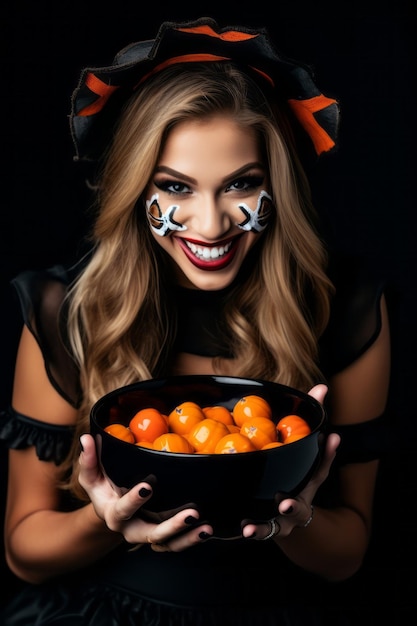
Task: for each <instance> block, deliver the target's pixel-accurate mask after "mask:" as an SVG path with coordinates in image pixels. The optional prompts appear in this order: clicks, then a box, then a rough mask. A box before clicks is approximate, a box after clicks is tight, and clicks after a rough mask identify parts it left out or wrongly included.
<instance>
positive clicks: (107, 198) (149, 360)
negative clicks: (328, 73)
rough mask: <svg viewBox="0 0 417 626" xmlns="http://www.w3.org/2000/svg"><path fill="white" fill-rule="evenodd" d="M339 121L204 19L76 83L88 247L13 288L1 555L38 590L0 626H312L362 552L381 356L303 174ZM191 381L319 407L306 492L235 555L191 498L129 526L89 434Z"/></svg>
mask: <svg viewBox="0 0 417 626" xmlns="http://www.w3.org/2000/svg"><path fill="white" fill-rule="evenodd" d="M337 123H338V104H337V102H336V101H334V100H331V99H329V98H326V97H325V96H324V95H322V94H321V93H320V91H319V90H318V89H317V87H316V86H315V84H314V82H313V80H312V77H311V74H310V72H309V71H308V70H307V69H306V68H304V67H302V66H300V65H298V64H296V63H294V62H292V61H290V60H287V59H283V58H281V57H280V56H278V55H277V53H276V52H275V50H274V49H273V47H272V46H271V44H270V42H269V40H268V37H267V35H266V33H265V32H264V31H252V30H250V29H246V28H243V27H234V28H226V29H219V27H218V26H217V24H216V23H215V22H214V21H213V20H211V19H208V18H202V19H200V20H197V21H196V22H192V23H187V24H171V23H165V24H163V25H162V26H161V28H160V31H159V33H158V35H157V38H156V39H155V40H153V41H145V42H139V43H137V44H133V45H132V46H129V47H128V48H126V49H124V50H123V51H122V52H121V53H119V55H118V56H117V57H116V59H115V61H114V63H113V65H112V66H110V67H107V68H98V69H97V68H96V69H87V70H85V71H84V72H83V73H82V76H81V80H80V83H79V85H78V87H77V89H76V91H75V92H74V97H73V110H72V115H71V129H72V133H73V137H74V142H75V147H76V152H77V157H78V158H79V159H83V160H93V161H96V160H97V161H98V163H99V165H100V167H99V168H98V171H99V175H98V177H97V181H96V191H97V203H96V207H97V216H96V222H95V225H94V232H93V234H92V241H91V244H92V245H91V252H90V253H89V254H88V255H87V257H86V258H84V259H83V260H82V261H81V262H80V263H79V264H78V265H77V266H75V267H73V268H71V269H70V270H68V271H66V270H65V269H64V268H52V269H50V270H46V271H45V272H36V273H33V272H27V273H25V274H23V275H21V276H19V277H17V278H16V279H15V280H14V284H15V286H16V289H17V291H18V293H19V295H20V299H21V303H22V311H23V314H24V319H25V325H24V327H23V331H22V335H21V340H20V345H19V349H18V355H17V362H16V371H15V381H14V388H13V397H12V402H11V408H10V410H9V411H8V412H7V414H6V415H4V419H3V421H2V437H3V438H4V439H5V440H6V441H7V442H8V445H9V447H10V453H9V485H8V502H7V512H6V521H5V543H6V556H7V562H8V564H9V567H10V568H11V570H12V571H13V572H14V573H15V574H16V575H17V576H18V577H19V578H21V579H22V580H23V581H25V582H26V583H28V585H27V586H25V588H24V590H23V591H22V594H20V595H18V597H17V598H16V599H15V601H14V602H12V603H11V605H9V607H8V608H7V609H6V611H5V614H4V617H3V622H2V623H4V624H31V625H32V626H33V625H34V624H61V625H62V624H64V623H65V624H67V623H68V624H71V626H73V625H74V624H93V625H96V624H97V625H99V626H105V625H106V624H118V625H120V624H141V625H145V626H146V625H147V624H164V625H165V624H192V625H193V626H197V625H199V624H216V625H217V626H219V624H220V625H221V624H258V623H259V624H261V623H262V624H264V625H265V624H303V625H304V624H306V623H309V624H321V623H324V620H325V619H326V611H325V610H324V616H323V610H322V608H321V607H320V606H315V604H316V605H317V602H314V601H313V598H312V597H310V596H309V592H308V581H309V580H310V577H311V576H313V577H314V578H315V577H317V578H318V579H319V580H326V581H332V582H336V581H342V580H345V579H348V578H349V577H351V576H352V575H353V574H354V573H355V572H357V571H358V569H359V568H360V566H361V563H362V560H363V558H364V555H365V553H366V550H367V546H368V542H369V537H370V532H371V525H372V500H373V494H374V487H375V480H376V476H377V466H378V461H377V457H378V454H379V452H380V450H379V449H378V443H377V442H378V441H379V437H380V430H381V422H382V417H381V416H382V415H383V413H384V410H385V407H386V402H387V394H388V386H389V361H390V355H389V329H388V320H387V312H386V305H385V299H384V295H383V285H382V283H381V281H379V280H374V278H373V277H372V276H371V275H368V274H367V273H366V272H365V271H364V270H363V269H360V268H357V269H355V266H354V265H353V264H349V266H346V265H345V264H343V263H342V264H338V263H337V260H336V259H334V258H328V252H327V250H326V248H325V245H324V242H323V241H322V237H321V236H320V230H319V223H318V220H317V217H316V214H315V211H314V209H313V207H312V203H311V199H310V192H309V186H308V180H307V177H306V175H305V173H304V170H303V167H302V162H303V163H308V162H309V160H311V158H313V156H314V155H315V156H318V155H320V154H322V153H324V152H328V151H329V150H331V149H332V148H333V146H334V145H335V138H336V131H337ZM346 269H348V271H345V270H346ZM260 293H262V298H260V297H259V294H260ZM196 373H203V374H212V373H216V374H225V375H228V374H233V375H238V376H245V377H252V378H263V379H267V380H272V381H276V382H280V383H283V384H287V385H291V386H293V387H297V388H299V389H302V390H304V391H309V393H311V395H313V396H314V397H315V398H317V399H318V400H319V401H321V402H325V403H326V408H327V411H328V414H329V420H330V425H331V431H332V432H331V433H330V434H329V436H328V438H327V443H326V450H325V454H324V458H323V461H322V464H321V466H320V467H319V469H318V470H317V472H316V474H315V475H314V476H313V478H312V479H311V481H310V482H309V483H308V485H307V486H306V487H305V488H304V489H303V490H302V492H301V493H300V494H299V495H298V496H297V497H294V498H286V497H282V498H281V501H280V502H279V504H277V511H276V518H274V519H273V520H271V521H267V522H264V523H262V524H253V523H249V522H247V523H246V524H242V538H241V539H239V540H236V541H233V542H222V541H216V540H211V541H210V536H211V534H212V533H213V528H212V527H211V526H210V523H209V522H204V523H201V522H199V519H198V518H199V513H198V510H196V509H193V508H186V509H184V510H183V511H181V512H179V513H177V514H176V515H174V516H173V517H172V518H170V519H168V520H166V521H164V522H162V523H160V524H154V523H150V522H148V521H144V520H142V519H141V518H140V516H134V513H135V512H137V511H140V508H141V507H142V506H143V505H144V504H145V503H146V502H147V501H148V500H149V498H151V496H152V489H153V485H152V484H151V483H148V482H143V483H140V484H138V485H136V486H135V487H134V488H133V489H132V490H130V491H129V492H128V493H127V494H125V495H124V496H123V497H120V496H118V495H117V494H116V493H115V492H114V491H113V490H112V488H111V486H110V485H109V484H108V482H107V481H106V479H105V478H104V477H103V476H102V474H101V473H100V470H99V467H98V464H97V456H96V451H95V445H94V441H93V439H92V437H91V436H90V435H89V434H88V430H89V413H90V409H91V406H92V405H93V404H94V402H96V401H97V400H98V399H99V398H100V397H101V396H103V395H104V394H106V393H107V392H109V391H111V390H112V389H115V388H117V387H121V386H123V385H126V384H129V383H131V382H135V381H138V380H143V379H148V378H152V377H157V376H161V375H163V376H165V375H170V374H196ZM327 389H328V393H327V395H326V392H327ZM338 433H339V434H338ZM340 435H341V438H340ZM80 441H81V450H82V451H81V454H80ZM340 442H341V443H340ZM339 443H340V446H339ZM338 448H339V449H338ZM329 473H330V476H329ZM132 548H134V549H132ZM265 572H268V575H267V576H266V575H265ZM269 572H274V573H275V575H274V576H271V574H270V573H269ZM303 584H305V587H303V586H302V585H303ZM318 604H320V602H319V603H318ZM340 619H342V618H340ZM335 620H336V618H335V619H334V620H333V622H332V623H337V622H336V621H335ZM340 623H342V622H340Z"/></svg>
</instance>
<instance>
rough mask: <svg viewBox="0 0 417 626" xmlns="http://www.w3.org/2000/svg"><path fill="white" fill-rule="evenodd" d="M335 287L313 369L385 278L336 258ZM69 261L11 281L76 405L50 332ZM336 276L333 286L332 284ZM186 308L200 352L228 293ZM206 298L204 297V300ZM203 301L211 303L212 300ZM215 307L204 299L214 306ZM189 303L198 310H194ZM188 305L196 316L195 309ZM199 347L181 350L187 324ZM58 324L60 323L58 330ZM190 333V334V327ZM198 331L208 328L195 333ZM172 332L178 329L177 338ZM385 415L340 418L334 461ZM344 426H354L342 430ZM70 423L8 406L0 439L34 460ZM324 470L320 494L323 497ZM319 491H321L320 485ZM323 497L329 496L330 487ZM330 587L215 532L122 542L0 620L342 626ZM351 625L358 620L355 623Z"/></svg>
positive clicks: (368, 445) (373, 312)
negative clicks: (163, 541) (163, 548)
mask: <svg viewBox="0 0 417 626" xmlns="http://www.w3.org/2000/svg"><path fill="white" fill-rule="evenodd" d="M334 271H335V273H334V275H333V279H334V280H335V282H336V286H337V287H338V288H337V292H336V297H335V298H334V302H333V308H332V316H331V322H330V324H329V327H328V329H327V331H326V333H325V334H324V336H323V339H322V341H321V346H320V348H321V366H322V369H323V371H324V372H325V373H326V375H329V376H330V375H331V374H333V373H335V372H337V371H340V370H341V369H343V368H344V367H346V366H347V365H348V364H349V363H352V362H353V361H354V360H355V359H356V358H357V357H358V356H360V355H361V354H362V353H363V352H364V351H365V350H366V349H367V348H368V346H369V345H371V344H372V342H373V341H374V340H375V339H376V337H377V336H378V334H379V331H380V323H381V320H380V314H379V303H380V298H381V295H382V292H383V288H384V285H383V283H382V281H381V280H378V279H375V278H374V277H373V276H371V275H370V274H369V273H368V272H365V271H364V270H363V268H361V267H360V266H359V267H355V266H354V265H352V263H350V262H349V263H346V262H343V263H341V264H339V265H337V266H335V269H334ZM73 272H74V269H72V270H69V271H66V270H65V269H64V268H62V267H54V268H51V269H49V270H46V271H43V272H25V273H23V274H21V275H19V276H18V277H17V278H16V279H14V281H13V284H14V286H15V288H16V291H17V294H18V296H19V301H20V305H21V310H22V313H23V319H24V323H25V324H26V325H27V326H28V327H29V329H30V330H31V332H32V333H33V334H34V335H35V337H36V339H37V340H38V342H39V345H40V346H41V349H42V351H43V355H44V357H45V362H46V367H47V372H48V376H49V378H50V380H51V382H52V384H53V385H54V387H55V388H56V389H57V390H58V392H59V393H60V394H61V395H62V396H63V397H64V398H65V399H66V400H68V401H69V402H70V403H71V404H72V405H74V406H77V404H78V399H79V388H78V378H77V372H76V370H75V368H74V365H73V363H72V361H71V360H70V359H69V357H68V351H67V347H66V346H65V345H64V344H65V342H64V343H63V342H62V341H61V340H60V337H61V333H60V329H59V324H58V319H59V315H58V311H59V310H60V306H61V303H62V299H63V296H64V294H65V292H66V289H67V285H68V283H69V282H70V281H71V279H72V277H73V276H72V273H73ZM339 285H340V287H339ZM183 297H184V298H187V299H188V300H189V306H187V307H184V309H183V310H184V311H185V310H187V311H190V312H191V313H190V317H189V318H188V319H187V320H185V323H184V324H183V326H182V330H181V328H180V332H179V337H180V340H181V342H182V344H183V346H184V347H185V348H186V349H187V350H188V351H194V352H197V353H200V354H206V353H207V352H209V348H208V347H207V346H205V342H204V337H208V336H209V335H210V329H207V328H206V327H205V325H206V326H207V327H209V326H210V325H212V324H213V320H215V319H216V316H217V315H219V312H220V311H221V307H222V302H223V298H225V297H227V290H225V291H223V292H219V293H217V294H213V292H210V299H209V301H206V299H205V298H206V294H204V292H202V293H200V292H196V291H190V292H187V291H186V290H185V291H184V293H183ZM209 302H210V303H213V302H214V304H211V305H210V306H209ZM210 307H211V308H210ZM213 307H214V308H213ZM197 310H198V313H199V314H198V315H195V312H196V311H197ZM193 312H194V314H193ZM196 320H199V328H198V329H195V328H193V329H192V335H193V337H194V338H195V337H196V336H197V337H201V345H200V346H197V347H196V346H195V345H194V344H193V346H192V347H187V346H186V342H187V334H188V333H187V332H185V329H188V330H189V329H190V327H191V326H193V327H194V325H195V322H196ZM61 330H62V329H61ZM196 330H197V331H198V332H197V333H196ZM205 331H207V332H205ZM182 334H183V335H184V336H183V337H182V338H181V336H182ZM383 426H384V422H383V418H379V419H375V420H372V421H371V422H368V423H367V424H364V425H360V426H359V427H344V429H341V430H342V437H343V440H342V444H341V446H340V448H339V454H338V461H337V462H338V463H348V462H355V461H366V460H371V459H373V458H377V457H378V456H379V455H380V454H381V450H382V449H383V447H384V438H385V436H384V432H385V431H384V427H383ZM351 429H353V431H352V430H351ZM72 436H73V434H72V429H71V428H67V427H61V426H51V425H47V424H44V423H42V422H39V421H37V420H34V419H31V418H30V417H29V416H23V415H20V414H17V413H16V412H15V411H13V410H12V409H11V408H10V410H7V411H5V412H3V414H2V415H1V419H0V439H3V440H4V441H5V442H6V444H7V445H8V447H10V448H25V447H28V446H35V447H36V450H37V454H38V457H39V458H40V459H41V460H44V461H54V462H55V463H59V462H60V461H61V460H62V459H63V457H64V456H65V453H66V451H67V450H68V446H69V445H70V442H71V439H72ZM331 483H332V480H331V477H330V478H329V481H328V486H327V491H328V492H329V493H330V495H331ZM318 497H319V498H320V497H321V498H322V499H324V500H325V499H326V498H327V497H328V495H327V492H326V489H323V490H322V493H321V495H320V493H319V494H318ZM329 497H330V496H329ZM332 589H333V585H332V584H329V583H326V582H325V581H323V580H322V579H320V578H319V577H317V576H314V575H312V574H309V573H307V572H304V571H303V570H301V569H300V568H298V567H296V566H295V565H294V564H293V563H292V562H291V561H289V560H288V559H287V558H286V556H285V555H284V554H283V553H282V552H281V551H280V549H279V548H278V546H276V544H275V543H274V542H273V541H265V542H257V541H251V540H244V539H242V540H234V541H216V540H210V541H208V542H207V543H204V544H201V545H198V546H196V547H194V548H192V549H189V550H186V551H184V552H181V553H156V552H153V551H152V550H151V549H150V548H149V547H148V546H143V547H142V548H140V549H139V550H136V551H130V550H129V546H127V545H126V546H121V547H119V548H118V549H116V550H115V551H114V552H113V553H111V554H110V555H108V556H107V557H105V558H103V559H101V560H100V561H98V562H97V563H96V564H95V565H93V566H91V567H89V568H86V569H84V570H82V571H80V572H77V573H76V575H70V576H62V577H57V578H56V579H54V580H53V581H49V582H48V583H45V584H42V585H36V586H35V585H26V584H24V585H23V588H22V590H21V591H19V593H18V594H17V595H16V596H15V598H14V599H13V600H12V601H11V602H10V603H9V604H8V605H7V606H6V608H5V609H4V612H3V614H1V613H0V624H2V626H37V625H42V626H46V625H50V626H78V625H80V626H81V625H86V626H87V625H88V626H130V625H132V626H133V625H138V624H140V625H141V626H226V625H227V626H230V625H236V626H244V625H247V626H256V625H259V626H261V625H262V626H281V625H282V626H307V625H309V626H315V625H317V626H319V625H320V626H323V625H327V624H328V625H329V626H338V625H340V626H342V625H343V626H344V625H347V624H350V623H352V622H350V621H349V620H348V616H349V614H351V612H352V606H353V604H352V605H351V606H350V607H348V606H347V607H345V610H342V611H340V610H339V609H336V608H334V607H333V608H332V605H333V603H332V601H331V598H332ZM354 623H355V624H356V623H357V622H356V621H354Z"/></svg>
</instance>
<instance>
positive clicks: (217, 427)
mask: <svg viewBox="0 0 417 626" xmlns="http://www.w3.org/2000/svg"><path fill="white" fill-rule="evenodd" d="M229 434H230V433H229V429H228V428H227V426H226V424H223V423H222V422H217V421H216V420H213V419H211V418H209V417H207V418H206V419H203V420H201V422H199V423H198V424H196V425H195V426H194V428H193V429H192V430H191V431H190V432H189V433H188V435H187V439H188V441H189V442H190V444H191V445H192V446H193V448H194V450H195V451H196V452H197V453H198V454H212V453H213V452H214V449H215V447H216V444H217V442H218V441H219V439H221V438H222V437H224V436H225V435H229Z"/></svg>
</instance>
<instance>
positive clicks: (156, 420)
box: [129, 408, 168, 443]
mask: <svg viewBox="0 0 417 626" xmlns="http://www.w3.org/2000/svg"><path fill="white" fill-rule="evenodd" d="M129 428H130V430H131V431H132V433H133V435H134V437H135V441H149V442H151V443H152V442H153V441H154V439H156V438H157V437H159V435H163V434H164V433H167V432H168V424H167V421H166V419H165V417H164V416H163V415H162V413H160V412H159V411H158V410H157V409H154V408H147V409H141V410H140V411H138V412H137V413H136V414H135V415H134V416H133V417H132V419H131V420H130V422H129Z"/></svg>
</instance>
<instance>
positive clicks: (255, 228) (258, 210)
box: [237, 190, 273, 233]
mask: <svg viewBox="0 0 417 626" xmlns="http://www.w3.org/2000/svg"><path fill="white" fill-rule="evenodd" d="M239 209H240V210H241V212H242V214H243V217H244V219H243V220H242V221H241V222H239V223H238V224H237V225H238V226H239V228H241V229H242V230H245V231H251V232H255V233H260V232H262V231H263V230H264V229H265V228H266V227H267V225H268V223H269V221H270V218H271V216H272V213H273V204H272V198H271V196H270V195H269V193H268V192H266V191H264V190H262V191H261V193H260V194H259V196H258V199H257V202H256V206H251V204H246V203H242V204H239Z"/></svg>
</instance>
